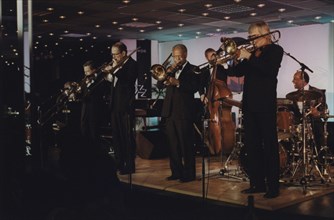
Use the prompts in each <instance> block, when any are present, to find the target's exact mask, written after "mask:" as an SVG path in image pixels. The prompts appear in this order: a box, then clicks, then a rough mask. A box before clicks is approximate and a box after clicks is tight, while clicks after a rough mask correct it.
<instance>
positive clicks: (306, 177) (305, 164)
mask: <svg viewBox="0 0 334 220" xmlns="http://www.w3.org/2000/svg"><path fill="white" fill-rule="evenodd" d="M284 54H285V55H288V56H289V57H291V58H292V59H293V60H295V61H296V62H297V63H298V64H299V65H300V66H301V77H302V81H303V82H304V81H305V78H304V73H305V69H307V70H308V71H310V72H311V73H313V71H312V70H311V69H310V68H309V67H308V66H306V65H305V64H304V63H301V62H300V61H298V60H297V59H296V58H295V57H294V56H292V55H291V54H290V53H287V52H285V51H284ZM301 94H302V96H301V97H302V99H301V101H302V109H301V114H302V121H303V123H302V144H303V145H302V155H303V158H302V165H303V168H304V169H303V177H302V178H301V179H300V184H301V185H302V187H303V194H306V190H307V186H308V183H309V181H310V180H314V177H313V176H311V175H310V173H309V170H308V166H309V159H310V158H309V155H308V152H307V149H308V150H309V151H310V152H312V151H311V149H310V148H311V146H310V145H309V144H308V148H307V146H306V126H307V125H306V120H307V114H306V112H305V108H306V100H305V90H304V86H303V87H302V89H301ZM308 130H310V129H308ZM311 132H312V130H311ZM311 157H312V158H311V159H312V161H313V160H314V158H313V155H311ZM313 163H314V161H313ZM298 164H299V163H298ZM297 168H298V167H297ZM297 168H296V169H297ZM315 168H316V170H317V171H318V172H319V175H320V177H321V179H322V181H323V180H324V177H323V175H322V174H321V172H320V170H319V168H318V166H317V164H315ZM295 172H296V170H295V171H294V173H295Z"/></svg>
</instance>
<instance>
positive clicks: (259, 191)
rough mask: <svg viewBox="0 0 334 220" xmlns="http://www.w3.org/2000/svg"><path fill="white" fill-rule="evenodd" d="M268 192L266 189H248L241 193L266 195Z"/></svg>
mask: <svg viewBox="0 0 334 220" xmlns="http://www.w3.org/2000/svg"><path fill="white" fill-rule="evenodd" d="M264 192H266V189H265V187H250V188H248V189H244V190H241V193H244V194H251V193H264Z"/></svg>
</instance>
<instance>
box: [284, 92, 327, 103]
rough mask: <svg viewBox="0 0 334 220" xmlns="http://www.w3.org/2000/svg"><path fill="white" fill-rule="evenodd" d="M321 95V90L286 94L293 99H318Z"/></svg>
mask: <svg viewBox="0 0 334 220" xmlns="http://www.w3.org/2000/svg"><path fill="white" fill-rule="evenodd" d="M320 97H321V93H320V92H317V91H310V90H304V91H295V92H290V93H288V94H287V95H286V98H287V99H290V100H292V101H304V100H317V99H319V98H320Z"/></svg>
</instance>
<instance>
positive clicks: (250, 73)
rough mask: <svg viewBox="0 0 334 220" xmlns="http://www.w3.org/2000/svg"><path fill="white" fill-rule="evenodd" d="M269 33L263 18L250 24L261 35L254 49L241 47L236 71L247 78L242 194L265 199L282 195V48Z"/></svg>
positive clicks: (244, 92) (245, 84)
mask: <svg viewBox="0 0 334 220" xmlns="http://www.w3.org/2000/svg"><path fill="white" fill-rule="evenodd" d="M269 32H270V30H269V26H268V24H267V23H266V22H263V21H260V22H256V23H252V24H251V25H250V26H249V28H248V33H249V35H250V36H249V37H250V38H254V37H259V36H261V37H259V38H257V39H254V40H253V41H252V44H253V45H254V46H255V48H256V49H255V50H253V51H249V50H246V49H245V48H243V49H240V51H239V52H240V55H239V57H238V60H239V63H238V64H236V66H235V67H234V69H233V70H234V72H235V74H236V75H237V76H244V77H245V78H244V90H243V97H242V110H243V115H244V132H245V137H244V140H245V151H246V152H247V158H246V159H247V161H245V164H246V166H247V167H246V169H247V170H248V174H249V179H250V187H249V188H248V189H245V190H242V193H260V192H266V193H265V194H264V197H265V198H275V197H277V196H278V195H279V170H280V165H279V151H278V140H277V127H276V110H277V107H276V105H277V104H276V102H277V91H276V89H277V75H278V70H279V68H280V65H281V61H282V57H283V48H282V47H281V46H279V45H277V44H274V43H273V42H272V40H271V35H270V34H268V33H269ZM265 34H267V35H265ZM262 35H264V36H262Z"/></svg>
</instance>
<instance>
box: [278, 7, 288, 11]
mask: <svg viewBox="0 0 334 220" xmlns="http://www.w3.org/2000/svg"><path fill="white" fill-rule="evenodd" d="M285 10H286V9H285V8H280V9H278V11H279V12H284V11H285Z"/></svg>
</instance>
